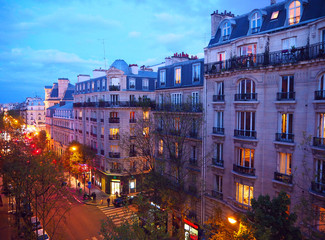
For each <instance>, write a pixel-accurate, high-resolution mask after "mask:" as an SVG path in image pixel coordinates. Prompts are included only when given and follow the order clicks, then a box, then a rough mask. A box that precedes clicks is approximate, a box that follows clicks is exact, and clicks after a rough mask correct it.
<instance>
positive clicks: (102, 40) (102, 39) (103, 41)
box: [98, 38, 106, 70]
mask: <svg viewBox="0 0 325 240" xmlns="http://www.w3.org/2000/svg"><path fill="white" fill-rule="evenodd" d="M98 40H99V41H101V42H102V43H103V51H104V64H105V70H106V52H105V39H104V38H101V39H98Z"/></svg>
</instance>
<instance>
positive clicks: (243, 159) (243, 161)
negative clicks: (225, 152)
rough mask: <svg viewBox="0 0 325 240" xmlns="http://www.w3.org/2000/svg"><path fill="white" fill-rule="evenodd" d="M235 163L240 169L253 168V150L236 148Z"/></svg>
mask: <svg viewBox="0 0 325 240" xmlns="http://www.w3.org/2000/svg"><path fill="white" fill-rule="evenodd" d="M236 150H237V159H236V160H237V162H236V164H237V165H238V166H241V167H246V168H254V155H255V154H254V153H255V150H254V149H249V148H237V149H236Z"/></svg>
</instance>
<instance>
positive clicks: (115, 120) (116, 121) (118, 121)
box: [108, 117, 120, 123]
mask: <svg viewBox="0 0 325 240" xmlns="http://www.w3.org/2000/svg"><path fill="white" fill-rule="evenodd" d="M108 122H109V123H120V118H118V117H110V118H109V119H108Z"/></svg>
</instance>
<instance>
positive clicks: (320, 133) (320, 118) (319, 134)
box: [317, 113, 325, 170]
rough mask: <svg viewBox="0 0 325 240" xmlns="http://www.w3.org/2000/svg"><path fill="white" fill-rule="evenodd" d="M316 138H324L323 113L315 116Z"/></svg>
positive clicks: (324, 114)
mask: <svg viewBox="0 0 325 240" xmlns="http://www.w3.org/2000/svg"><path fill="white" fill-rule="evenodd" d="M317 137H318V138H325V113H318V114H317ZM324 170H325V169H324Z"/></svg>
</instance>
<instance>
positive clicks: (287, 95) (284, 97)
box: [276, 92, 296, 101]
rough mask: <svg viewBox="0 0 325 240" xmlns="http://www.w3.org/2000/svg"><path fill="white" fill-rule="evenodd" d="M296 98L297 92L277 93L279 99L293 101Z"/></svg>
mask: <svg viewBox="0 0 325 240" xmlns="http://www.w3.org/2000/svg"><path fill="white" fill-rule="evenodd" d="M295 98H296V93H295V92H278V93H277V94H276V100H277V101H293V100H295Z"/></svg>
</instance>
